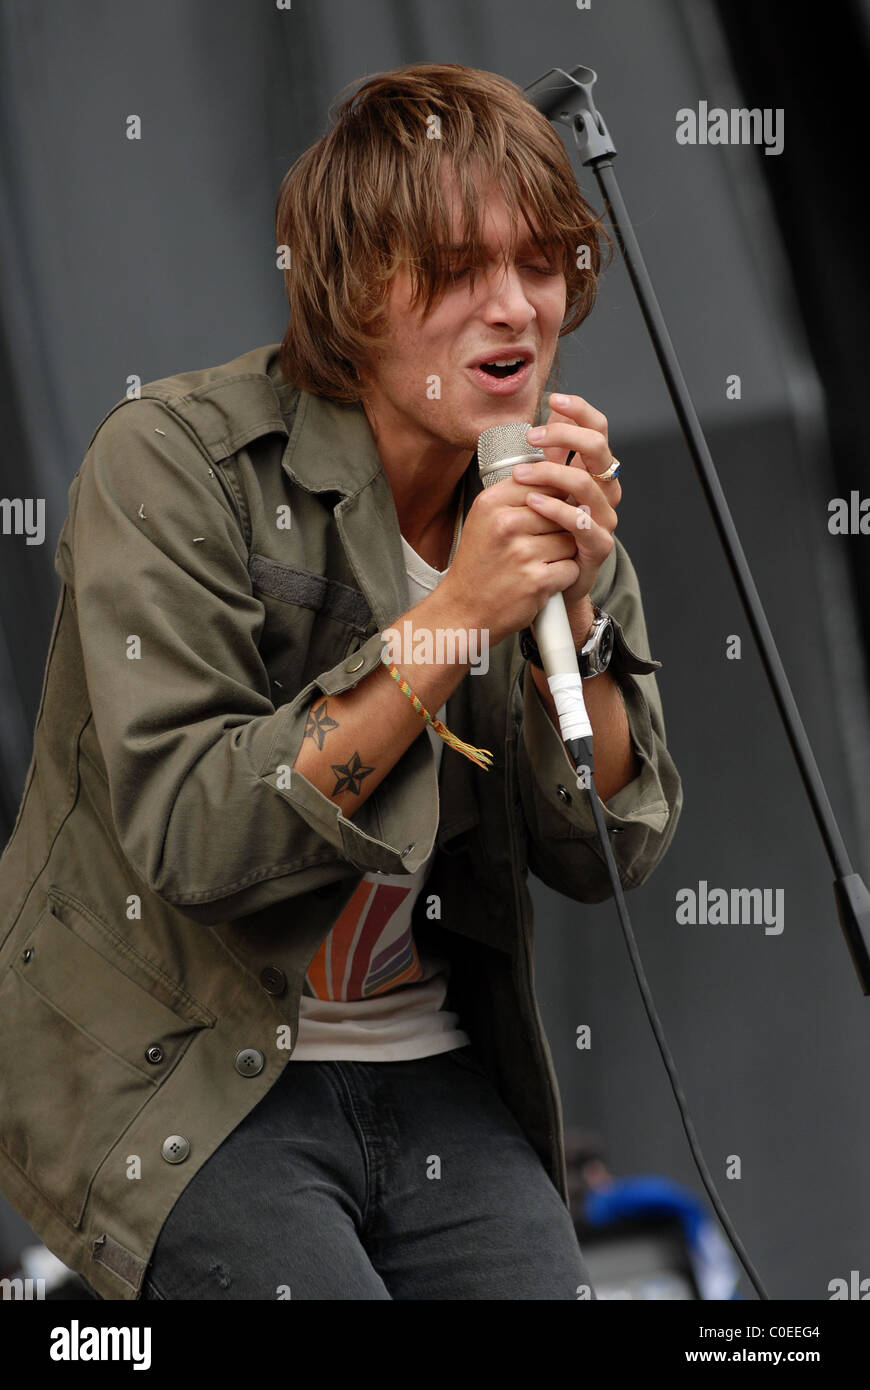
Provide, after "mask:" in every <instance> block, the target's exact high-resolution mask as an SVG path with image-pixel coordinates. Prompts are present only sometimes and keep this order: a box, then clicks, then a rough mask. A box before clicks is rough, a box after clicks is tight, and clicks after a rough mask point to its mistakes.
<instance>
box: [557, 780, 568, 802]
mask: <svg viewBox="0 0 870 1390" xmlns="http://www.w3.org/2000/svg"><path fill="white" fill-rule="evenodd" d="M556 795H557V796H558V798H559V800H560V801H564V803H565V805H566V806H570V805H571V793H570V792H569V790H568V788H567V787H563V786H562V784H561V782H560V783H559V785H558V787H557V788H556Z"/></svg>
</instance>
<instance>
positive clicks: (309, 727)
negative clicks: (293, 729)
mask: <svg viewBox="0 0 870 1390" xmlns="http://www.w3.org/2000/svg"><path fill="white" fill-rule="evenodd" d="M337 728H338V720H337V719H331V718H330V716H329V715H328V714H327V712H326V701H325V700H324V702H323V704H322V705H318V706H317V709H315V710H312V711H311V712H310V714H309V715H308V722H307V723H306V725H305V734H304V737H305V738H313V739H314V740H315V742H316V744H317V747H318V748H322V747H323V740H324V738H325V737H326V735H327V734H328V733H329V731H330V729H337Z"/></svg>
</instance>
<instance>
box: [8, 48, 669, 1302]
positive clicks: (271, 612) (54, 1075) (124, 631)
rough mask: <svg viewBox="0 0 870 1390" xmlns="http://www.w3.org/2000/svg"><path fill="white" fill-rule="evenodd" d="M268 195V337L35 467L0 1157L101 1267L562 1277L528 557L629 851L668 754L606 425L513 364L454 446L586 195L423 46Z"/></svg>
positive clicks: (343, 1294) (509, 105)
mask: <svg viewBox="0 0 870 1390" xmlns="http://www.w3.org/2000/svg"><path fill="white" fill-rule="evenodd" d="M433 118H434V119H433ZM433 131H434V132H435V134H434V136H433V135H432V134H431V132H433ZM478 179H480V180H481V186H480V196H479V197H478V195H477V192H476V186H475V180H478ZM277 230H278V243H279V245H280V246H281V247H282V248H284V252H285V253H286V257H287V261H286V265H287V268H286V272H285V280H286V285H287V290H288V295H289V299H290V306H291V321H290V327H289V329H288V333H287V336H286V337H285V340H284V343H283V344H282V345H281V349H280V351H279V350H278V349H277V347H274V346H273V347H268V348H261V349H256V350H254V351H252V352H249V353H246V354H244V355H243V356H241V357H239V358H237V359H235V360H234V361H232V362H230V363H226V364H224V365H223V366H220V367H217V368H213V369H208V370H201V371H194V372H189V373H185V374H182V375H179V376H176V377H172V378H166V379H164V380H162V381H158V382H152V383H150V384H149V385H148V386H146V387H144V388H143V390H142V398H141V399H139V400H135V401H122V402H119V403H118V405H117V406H115V407H114V408H113V410H111V411H110V412H109V414H108V415H107V416H106V417H105V418H104V420H103V421H102V422H101V424H100V425H99V427H98V428H97V430H96V432H95V435H94V436H93V438H92V440H91V443H90V446H89V449H88V451H87V454H86V457H85V460H84V462H83V464H82V467H81V468H80V470H79V473H78V474H77V475H76V477H75V479H74V480H73V483H72V486H71V488H70V513H69V517H68V519H67V522H66V523H65V525H64V528H63V531H62V533H61V536H60V540H59V543H58V548H57V556H56V565H57V569H58V572H59V574H60V576H61V579H62V581H63V583H62V589H61V596H60V600H59V604H58V612H57V616H56V620H55V626H54V631H53V633H52V637H51V642H50V649H49V657H48V664H47V670H46V678H45V684H44V688H43V695H42V700H41V703H40V710H39V714H38V717H37V724H36V730H35V742H34V758H33V760H32V762H31V767H30V771H29V773H28V778H27V783H26V786H25V792H24V797H23V801H22V805H21V808H20V810H19V815H18V819H17V821H16V825H15V828H14V831H13V835H12V838H11V839H10V841H9V844H8V845H7V847H6V850H5V852H4V855H3V858H2V861H0V908H2V917H0V920H2V923H3V939H2V944H0V1074H2V1080H0V1087H2V1090H3V1094H2V1097H0V1102H2V1113H3V1115H4V1131H3V1135H2V1147H0V1190H2V1191H3V1192H4V1194H5V1195H6V1197H7V1198H8V1199H9V1200H10V1201H11V1202H12V1204H13V1205H14V1206H16V1207H17V1209H18V1210H19V1211H20V1212H21V1213H22V1215H23V1216H24V1217H25V1219H26V1220H28V1221H29V1222H30V1224H31V1225H32V1226H33V1227H34V1229H35V1230H36V1231H37V1233H38V1234H39V1235H40V1237H41V1238H42V1239H43V1240H44V1241H45V1243H46V1244H47V1245H48V1246H49V1248H50V1249H52V1250H53V1251H54V1252H55V1253H56V1254H57V1255H58V1256H59V1258H61V1259H62V1260H64V1261H65V1262H66V1263H67V1264H69V1265H70V1266H71V1267H72V1268H74V1269H76V1270H78V1271H79V1272H80V1273H81V1274H82V1276H83V1277H84V1278H85V1279H86V1280H87V1282H88V1283H89V1285H90V1286H91V1287H92V1288H93V1290H94V1291H95V1292H96V1293H97V1294H98V1295H99V1296H101V1297H104V1298H116V1299H133V1298H137V1297H143V1296H144V1297H148V1298H162V1299H251V1298H282V1299H283V1298H302V1299H310V1298H326V1299H333V1298H354V1299H356V1298H359V1299H391V1298H395V1299H406V1298H436V1299H440V1298H449V1299H455V1298H520V1299H524V1298H556V1299H569V1298H570V1299H577V1298H585V1297H591V1296H593V1295H592V1291H591V1290H590V1288H589V1281H588V1276H587V1274H586V1270H585V1266H584V1264H583V1260H582V1256H581V1253H580V1250H579V1248H578V1246H577V1242H576V1237H575V1235H574V1231H573V1226H572V1223H571V1219H570V1215H569V1212H568V1208H567V1184H566V1175H565V1160H564V1152H563V1147H562V1115H561V1106H560V1100H559V1094H558V1088H557V1085H556V1079H555V1076H554V1072H553V1067H552V1061H551V1058H550V1055H549V1049H548V1047H547V1042H546V1039H545V1037H544V1034H543V1030H542V1027H541V1022H540V1017H539V1014H538V1010H537V1006H536V1003H535V997H534V989H533V983H532V913H531V900H530V897H529V893H528V889H527V885H526V873H527V870H528V869H529V868H531V869H532V871H533V872H535V873H536V874H537V875H538V876H539V877H540V878H541V879H542V880H543V881H544V882H545V883H547V884H549V885H550V886H551V887H553V888H555V889H557V890H559V891H561V892H564V893H566V894H567V895H568V896H569V897H572V898H574V899H576V900H578V901H584V902H597V901H601V900H602V899H604V898H607V897H608V896H609V895H610V893H611V885H610V882H609V879H608V876H607V873H606V870H605V865H604V862H603V859H602V857H601V853H600V848H599V846H598V843H597V837H596V832H595V825H594V820H593V817H592V813H591V809H590V807H589V805H588V793H587V792H586V791H584V790H581V789H580V788H579V787H578V786H577V778H576V776H575V774H574V769H573V767H572V765H571V763H570V760H569V758H568V754H567V751H566V749H565V746H564V744H563V743H562V740H561V737H560V735H559V732H558V728H557V725H556V723H555V715H554V707H553V703H552V698H551V696H550V694H549V690H548V687H547V684H546V680H545V678H544V676H543V672H542V671H541V670H540V669H538V667H537V666H536V665H535V664H534V661H535V656H534V647H533V646H532V647H530V646H528V645H526V644H525V643H524V645H523V651H525V652H527V653H528V654H529V659H528V660H527V659H526V657H525V656H524V655H523V651H521V649H520V637H519V634H520V633H521V631H522V630H523V629H524V628H525V627H527V626H528V627H530V628H531V630H532V635H533V633H534V621H533V620H534V617H535V614H536V613H537V612H538V611H539V610H540V608H541V607H542V606H543V604H544V603H545V602H546V600H547V598H548V597H549V596H550V595H551V594H553V593H556V592H562V593H563V595H564V598H565V602H566V608H567V611H568V614H569V619H570V622H571V626H572V631H573V634H574V637H575V639H576V642H577V646H578V648H582V647H584V646H587V647H588V646H589V643H590V630H592V637H591V644H592V646H595V645H596V642H597V640H598V636H599V635H600V633H601V631H603V630H604V629H609V630H610V631H611V632H612V633H613V634H614V635H615V651H614V657H613V660H612V662H611V665H610V667H609V668H608V669H607V670H604V671H602V672H601V673H600V674H593V670H592V669H589V671H588V677H587V679H586V682H585V685H586V700H587V707H588V710H589V715H590V719H591V722H592V724H593V728H594V732H595V769H596V770H595V776H596V784H597V790H598V794H599V797H600V799H601V801H602V802H603V803H604V807H603V813H604V816H605V820H606V823H607V828H608V833H610V834H611V836H612V841H613V849H614V853H615V856H616V859H617V863H618V866H619V871H620V875H621V879H622V882H623V884H624V886H625V887H627V888H630V887H633V886H636V885H638V884H640V883H642V882H644V881H645V879H646V878H647V877H648V876H649V874H650V873H651V872H652V870H653V869H654V867H655V865H656V864H657V863H658V862H659V860H660V859H661V857H662V855H663V854H664V852H665V850H666V848H667V846H668V844H669V843H670V840H671V838H672V836H673V833H674V830H675V827H676V823H677V820H678V817H679V813H680V808H681V801H682V792H681V787H680V780H679V777H678V775H677V772H676V769H675V768H674V765H673V763H672V760H671V758H670V756H669V754H668V752H667V748H666V745H665V734H664V723H663V718H662V710H661V703H660V699H659V695H658V692H657V689H656V685H655V677H654V674H653V672H654V670H655V669H656V667H657V664H658V663H654V662H652V661H651V660H650V659H649V649H648V644H647V637H646V628H645V623H644V617H643V611H642V607H641V601H640V593H639V589H638V585H637V580H636V577H635V574H634V571H633V569H632V566H631V563H630V561H629V559H628V556H627V554H626V552H625V550H624V548H623V547H622V546H621V545H620V544H619V543H618V542H616V541H615V538H614V535H613V532H614V529H615V526H616V510H615V509H616V507H617V505H618V503H619V501H620V496H621V494H620V487H619V483H618V482H617V481H615V479H614V478H613V476H612V466H611V460H612V455H611V452H610V447H609V444H608V442H607V421H606V420H605V418H604V417H603V416H602V415H601V414H600V412H598V411H596V410H595V409H594V407H592V406H591V405H590V404H589V403H587V402H586V401H583V400H581V399H580V398H579V397H577V396H575V395H569V396H567V397H564V398H560V399H559V400H550V401H549V404H550V405H551V406H553V407H554V408H553V409H551V410H550V412H549V415H548V421H547V427H546V436H545V438H544V440H543V441H542V443H543V447H544V451H545V455H546V461H542V462H540V463H536V464H534V465H533V466H532V469H531V472H530V473H529V474H528V476H527V477H524V478H523V479H522V480H521V481H520V480H519V478H518V477H516V476H515V477H514V478H510V479H505V480H503V481H502V482H501V483H499V484H498V485H496V486H494V487H492V488H490V489H488V490H486V491H484V490H483V489H482V487H481V482H480V477H479V473H478V469H477V461H476V456H475V449H476V444H477V438H478V435H479V433H480V432H481V431H482V430H483V429H485V428H488V427H489V426H491V425H494V424H498V423H500V422H511V421H518V420H530V419H531V420H534V419H537V418H539V415H540V407H541V404H542V394H543V392H544V389H545V386H546V383H547V381H548V378H549V375H550V371H551V366H552V363H553V360H554V357H555V350H556V345H557V339H558V337H559V335H560V333H561V332H565V331H568V329H569V328H570V327H572V326H576V324H577V323H578V322H579V321H580V320H581V319H582V318H583V317H584V316H585V314H586V313H588V311H589V309H590V308H591V304H592V300H593V297H594V290H595V275H596V272H597V269H598V266H599V250H598V244H597V228H596V225H595V221H594V219H593V218H592V215H591V213H590V210H589V208H588V207H587V205H586V204H585V202H584V201H583V199H582V198H581V197H580V194H579V191H578V190H577V187H576V184H575V182H574V180H573V177H572V174H571V170H570V165H569V164H568V161H567V158H566V155H565V153H564V150H563V147H562V145H561V142H560V141H559V140H558V138H557V137H556V135H555V134H554V132H553V131H552V130H551V128H550V126H549V125H548V123H547V122H546V121H545V120H544V119H543V117H541V116H540V115H539V114H538V113H537V112H536V111H534V109H533V108H532V107H531V106H530V105H529V104H528V103H527V102H526V101H525V100H524V98H523V96H522V93H521V92H520V91H519V89H518V88H516V87H515V86H513V84H511V83H509V82H506V81H504V80H503V79H501V78H497V77H494V76H493V75H491V74H488V73H483V72H478V71H475V70H472V69H467V68H463V67H460V66H456V65H435V64H421V65H418V66H415V67H411V68H405V69H400V70H398V71H397V72H395V73H388V74H385V75H383V76H380V77H377V78H374V79H372V80H370V81H369V82H367V83H366V84H365V85H364V86H363V87H362V88H361V90H360V91H358V92H357V93H356V94H355V95H354V96H353V97H352V98H351V99H350V100H349V101H347V102H346V103H345V105H344V106H343V107H342V109H341V110H340V111H339V113H338V116H337V120H336V123H335V125H334V127H333V129H332V130H331V131H330V132H329V133H328V134H327V135H325V136H324V137H323V139H322V140H320V141H319V142H318V143H317V144H316V145H315V146H313V147H312V148H311V149H310V150H308V151H307V152H306V153H305V154H304V155H303V156H302V157H301V159H300V160H298V161H297V163H296V164H295V165H294V166H293V168H292V169H291V170H290V172H289V173H288V175H287V177H286V179H285V181H284V184H283V185H282V189H281V193H280V195H279V202H278V216H277ZM580 247H585V248H587V249H588V255H587V256H583V255H578V254H577V253H578V250H579V249H580ZM454 248H455V249H454ZM507 358H513V359H516V358H520V359H522V365H521V366H519V369H518V370H514V369H512V368H511V366H509V365H507V364H506V359H507ZM481 364H488V365H481ZM572 450H573V451H574V452H575V457H574V458H573V461H572V463H571V466H570V467H568V468H566V467H564V464H565V461H566V459H567V458H568V456H569V454H570V453H571V451H572ZM605 475H607V476H605ZM535 493H537V494H538V497H537V499H536V498H535V496H534V494H535ZM578 522H579V524H578ZM451 537H452V540H451ZM593 604H594V605H596V607H593ZM601 610H605V614H606V615H609V617H607V616H601ZM406 624H410V627H409V628H407V627H406ZM388 630H391V631H394V632H398V633H399V634H403V635H409V636H410V640H408V641H404V642H403V643H401V644H399V645H398V647H394V646H393V644H392V638H389V639H388V638H387V635H386V634H387V631H388ZM457 631H458V632H459V633H460V636H461V635H462V634H463V633H464V634H465V637H466V639H467V640H466V645H465V647H464V648H463V647H461V646H460V649H459V651H458V654H457V650H456V649H455V648H452V649H448V647H447V644H446V643H443V642H442V643H441V644H440V645H439V642H438V638H439V636H444V635H445V634H446V633H447V632H450V633H452V634H454V636H455V634H456V632H457ZM427 639H433V640H431V641H428V640H427ZM388 641H389V642H390V646H389V648H388V647H387V642H388ZM476 643H480V644H482V647H481V646H479V645H475V644H476ZM481 649H482V650H483V651H485V653H486V661H485V662H484V661H479V662H473V660H472V658H469V652H471V653H472V654H473V653H474V652H475V651H476V652H478V653H479V652H480V651H481ZM589 655H590V654H589V651H588V650H587V652H586V655H585V656H584V657H583V661H584V663H588V661H589ZM385 656H387V657H389V658H390V659H391V660H392V665H391V666H390V667H389V669H388V665H387V661H385V660H384V659H383V658H384V657H385ZM397 658H398V659H397ZM472 665H475V667H476V668H477V669H475V670H474V672H473V674H472ZM593 667H594V663H593ZM406 696H410V698H406ZM424 730H425V737H420V735H421V734H423V733H424ZM445 745H446V746H445Z"/></svg>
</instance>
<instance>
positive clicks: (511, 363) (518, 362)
mask: <svg viewBox="0 0 870 1390" xmlns="http://www.w3.org/2000/svg"><path fill="white" fill-rule="evenodd" d="M533 370H534V367H533V358H532V357H531V356H529V355H526V354H524V353H518V354H517V355H516V356H514V357H501V358H499V359H497V360H496V361H492V362H477V363H475V364H474V366H471V367H469V368H468V371H469V372H470V373H471V377H472V380H473V381H474V383H475V385H476V386H477V387H478V388H479V389H480V390H482V391H485V392H486V393H487V394H488V395H490V396H492V395H495V396H510V395H514V394H515V393H516V392H518V391H522V390H525V388H526V385H527V384H528V382H529V381H530V380H531V377H532V373H533Z"/></svg>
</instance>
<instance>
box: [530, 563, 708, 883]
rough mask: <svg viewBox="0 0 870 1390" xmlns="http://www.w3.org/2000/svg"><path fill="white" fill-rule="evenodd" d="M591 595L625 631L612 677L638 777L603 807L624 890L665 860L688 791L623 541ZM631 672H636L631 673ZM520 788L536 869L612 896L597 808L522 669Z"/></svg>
mask: <svg viewBox="0 0 870 1390" xmlns="http://www.w3.org/2000/svg"><path fill="white" fill-rule="evenodd" d="M611 557H612V560H613V563H612V564H611V563H610V559H609V561H608V564H607V566H606V567H605V566H602V571H601V572H600V574H599V583H598V585H597V586H596V588H594V589H593V591H592V598H593V601H594V602H595V603H597V604H598V605H599V606H600V607H601V608H603V609H604V610H605V611H606V612H608V613H610V614H611V616H612V617H613V619H614V621H615V623H616V624H617V626H618V633H617V643H616V652H615V654H614V658H613V661H612V662H611V668H610V669H611V673H612V675H613V677H614V679H615V680H616V682H617V684H618V685H619V688H620V691H621V694H622V698H623V701H624V704H625V710H626V716H627V720H628V727H629V735H630V738H631V745H632V748H633V750H634V755H635V758H636V760H637V766H638V774H637V776H636V777H634V778H633V779H632V781H631V782H628V783H627V784H626V785H625V786H624V787H621V788H620V789H619V791H617V792H614V794H613V796H612V797H611V798H610V800H609V801H607V802H601V801H599V805H600V806H601V809H602V814H603V819H604V824H605V826H606V829H607V834H608V837H609V841H610V845H611V848H612V850H613V855H614V859H615V861H616V864H617V868H618V870H619V876H620V882H621V884H622V886H623V888H632V887H636V886H638V885H639V884H641V883H643V882H644V881H645V880H646V879H647V878H648V877H649V876H650V874H651V873H652V872H653V870H654V868H655V867H656V865H657V864H658V863H659V862H660V860H661V859H662V857H663V855H664V853H665V851H666V850H667V847H668V845H669V844H670V841H671V839H672V837H673V834H674V832H675V830H676V826H677V822H678V820H679V816H680V812H681V809H682V785H681V782H680V777H679V774H678V772H677V769H676V767H675V765H674V762H673V759H672V758H671V755H670V753H669V752H668V749H667V745H666V739H665V726H664V716H663V713H662V705H661V697H660V695H659V691H658V686H657V683H656V678H655V674H654V671H655V669H656V668H658V667H660V665H661V663H660V662H654V661H653V660H652V658H651V657H650V656H649V644H648V641H647V634H646V625H645V622H644V617H643V609H642V605H641V599H640V590H639V587H638V583H637V576H636V574H635V572H634V568H633V566H632V565H631V562H630V560H629V558H628V554H627V552H626V551H625V548H624V547H623V546H622V545H621V543H620V542H619V541H617V542H616V545H615V547H614V550H613V551H612V552H611ZM629 667H632V668H633V670H629V669H628V668H629ZM522 700H523V714H522V724H521V732H520V736H519V741H518V766H519V786H520V794H521V801H522V807H523V814H524V817H525V820H526V824H527V827H528V831H529V867H530V868H531V870H532V872H533V873H535V874H536V875H537V876H538V877H539V878H540V879H542V881H543V882H545V883H546V884H548V886H550V887H552V888H555V889H556V890H557V891H560V892H563V893H566V894H567V895H568V896H569V897H572V898H574V899H576V900H578V901H581V902H600V901H603V900H604V899H605V898H607V897H609V896H611V894H612V885H611V883H610V876H609V874H608V872H607V866H606V862H605V859H604V855H603V853H602V850H601V846H600V844H599V841H598V832H597V829H596V825H595V819H594V816H593V814H592V808H591V806H590V803H589V797H590V791H589V790H587V789H585V788H583V787H581V786H578V778H577V773H576V771H575V769H574V767H573V764H572V762H571V759H570V757H569V755H568V751H567V749H566V748H565V745H564V743H563V741H562V739H561V737H560V735H559V733H558V731H557V730H556V728H555V727H554V725H553V724H552V722H551V720H550V718H549V715H548V713H547V709H546V707H545V705H544V702H543V700H542V699H541V697H540V695H539V693H538V690H537V688H536V686H535V683H534V681H533V680H532V678H531V675H530V674H529V672H528V670H527V669H526V670H525V671H524V673H523V691H522Z"/></svg>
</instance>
